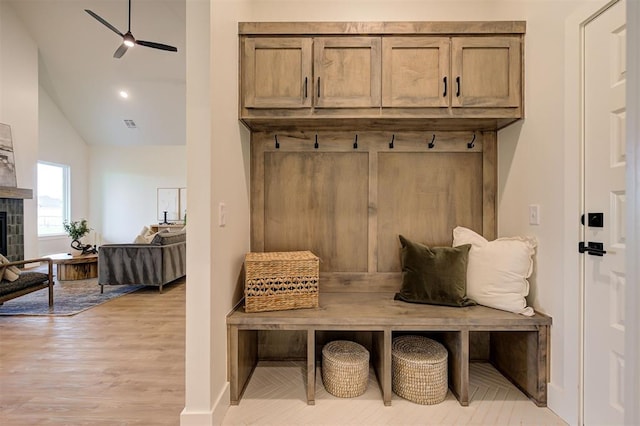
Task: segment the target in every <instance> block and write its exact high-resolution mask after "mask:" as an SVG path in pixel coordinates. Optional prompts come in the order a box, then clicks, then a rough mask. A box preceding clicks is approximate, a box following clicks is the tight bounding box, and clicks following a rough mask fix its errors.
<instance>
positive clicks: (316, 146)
mask: <svg viewBox="0 0 640 426" xmlns="http://www.w3.org/2000/svg"><path fill="white" fill-rule="evenodd" d="M313 147H314V148H315V149H318V148H319V147H320V145H318V135H316V143H315V144H313Z"/></svg>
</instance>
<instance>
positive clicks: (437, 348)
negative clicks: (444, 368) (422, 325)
mask: <svg viewBox="0 0 640 426" xmlns="http://www.w3.org/2000/svg"><path fill="white" fill-rule="evenodd" d="M391 353H392V354H393V356H396V357H398V358H401V359H403V360H405V361H409V362H420V363H434V364H435V363H439V362H442V361H444V360H446V359H447V354H448V352H447V349H446V348H445V347H444V346H443V345H442V344H440V343H438V342H436V341H435V340H433V339H429V338H428V337H424V336H400V337H396V338H395V339H393V344H392V349H391Z"/></svg>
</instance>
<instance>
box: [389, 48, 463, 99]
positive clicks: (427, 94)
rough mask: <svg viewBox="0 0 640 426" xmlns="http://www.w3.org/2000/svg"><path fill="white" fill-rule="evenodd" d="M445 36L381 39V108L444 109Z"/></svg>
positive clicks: (446, 91)
mask: <svg viewBox="0 0 640 426" xmlns="http://www.w3.org/2000/svg"><path fill="white" fill-rule="evenodd" d="M449 47H450V40H449V38H448V37H383V39H382V106H383V107H408V108H411V107H448V106H449V98H450V93H451V90H450V87H451V81H450V79H449V77H448V76H449V59H450V58H449Z"/></svg>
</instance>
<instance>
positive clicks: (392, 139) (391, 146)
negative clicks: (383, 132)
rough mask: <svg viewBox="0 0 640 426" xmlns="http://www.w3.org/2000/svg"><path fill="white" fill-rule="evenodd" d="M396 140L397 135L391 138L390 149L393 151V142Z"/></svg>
mask: <svg viewBox="0 0 640 426" xmlns="http://www.w3.org/2000/svg"><path fill="white" fill-rule="evenodd" d="M395 139H396V135H395V134H393V135H392V136H391V142H389V148H391V149H393V141H394V140H395Z"/></svg>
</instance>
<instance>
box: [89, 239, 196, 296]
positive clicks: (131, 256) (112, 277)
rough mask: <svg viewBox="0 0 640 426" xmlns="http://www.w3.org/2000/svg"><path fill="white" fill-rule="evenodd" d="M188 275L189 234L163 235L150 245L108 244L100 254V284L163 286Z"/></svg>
mask: <svg viewBox="0 0 640 426" xmlns="http://www.w3.org/2000/svg"><path fill="white" fill-rule="evenodd" d="M186 274H187V234H186V231H184V230H182V231H177V232H159V233H157V234H156V235H155V236H154V237H153V240H152V241H151V242H150V243H149V244H135V243H133V244H105V245H102V246H100V248H99V250H98V284H100V292H102V291H104V286H105V285H129V284H143V285H151V286H158V287H159V289H160V292H161V293H162V286H163V285H165V284H167V283H170V282H171V281H174V280H176V279H178V278H181V277H184V276H185V275H186Z"/></svg>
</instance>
